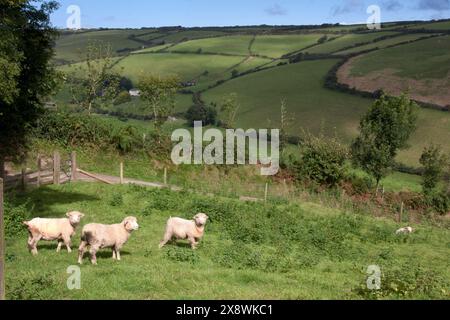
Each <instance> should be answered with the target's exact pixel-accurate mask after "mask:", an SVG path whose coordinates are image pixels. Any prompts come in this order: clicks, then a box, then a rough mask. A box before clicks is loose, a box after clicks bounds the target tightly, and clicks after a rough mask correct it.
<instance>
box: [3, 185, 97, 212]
mask: <svg viewBox="0 0 450 320" xmlns="http://www.w3.org/2000/svg"><path fill="white" fill-rule="evenodd" d="M98 200H100V198H98V197H96V196H92V195H87V194H84V193H79V192H73V191H64V190H55V189H53V188H50V187H42V188H39V189H34V190H32V191H30V192H27V193H18V194H14V195H11V196H10V197H8V201H9V202H10V203H11V204H12V205H14V206H20V205H23V204H24V203H27V204H28V206H27V207H28V208H29V210H30V211H31V212H32V216H39V217H41V218H49V217H55V218H56V217H63V215H64V213H65V212H60V211H57V210H55V209H53V208H52V207H53V206H55V205H64V206H65V207H66V210H67V211H69V210H74V211H75V210H77V208H76V207H71V206H70V204H73V203H77V202H85V201H98Z"/></svg>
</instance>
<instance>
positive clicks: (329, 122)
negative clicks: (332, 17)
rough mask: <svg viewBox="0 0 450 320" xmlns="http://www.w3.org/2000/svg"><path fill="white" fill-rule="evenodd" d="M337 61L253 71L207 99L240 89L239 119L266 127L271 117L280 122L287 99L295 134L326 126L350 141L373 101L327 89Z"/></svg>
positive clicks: (242, 123)
mask: <svg viewBox="0 0 450 320" xmlns="http://www.w3.org/2000/svg"><path fill="white" fill-rule="evenodd" d="M337 61H338V60H321V61H309V62H304V63H299V64H293V65H287V66H282V67H278V68H274V69H270V70H266V71H261V72H258V73H254V74H250V75H247V76H245V77H241V78H238V79H234V80H231V81H229V82H227V83H225V84H224V85H222V86H219V87H217V88H215V89H212V90H209V91H207V92H206V93H205V94H204V99H205V100H206V101H208V102H213V101H219V100H220V98H221V97H222V96H223V95H225V94H227V93H230V92H236V93H237V94H238V100H239V103H240V105H241V107H240V109H239V115H238V121H237V122H238V125H239V126H243V127H245V128H251V127H256V128H258V127H266V126H267V125H268V120H271V121H272V125H273V126H277V125H279V122H278V121H279V119H280V102H281V100H282V99H285V100H286V103H287V106H288V109H289V112H291V113H295V118H296V121H295V124H294V125H293V126H292V128H290V132H291V133H294V134H298V133H300V130H301V128H305V129H309V130H311V131H312V132H313V133H318V132H319V131H320V130H321V128H322V126H324V129H325V132H327V133H329V134H331V135H332V134H333V132H334V130H335V129H336V131H337V133H338V134H339V135H340V136H341V137H343V138H345V139H346V140H347V141H348V140H349V139H350V137H352V136H354V135H355V133H356V132H357V125H358V121H359V119H360V117H361V116H362V115H363V113H364V112H365V111H366V109H367V108H368V106H369V105H370V100H367V99H363V98H359V97H352V96H349V95H347V94H343V93H339V92H334V91H331V90H328V89H325V88H323V79H324V76H325V74H326V73H327V72H328V70H329V69H330V68H331V67H332V66H333V65H334V64H335V63H336V62H337Z"/></svg>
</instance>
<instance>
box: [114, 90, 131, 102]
mask: <svg viewBox="0 0 450 320" xmlns="http://www.w3.org/2000/svg"><path fill="white" fill-rule="evenodd" d="M130 101H131V96H130V94H129V93H128V91H122V92H120V93H119V94H118V95H117V97H116V98H115V99H114V105H119V104H123V103H127V102H130Z"/></svg>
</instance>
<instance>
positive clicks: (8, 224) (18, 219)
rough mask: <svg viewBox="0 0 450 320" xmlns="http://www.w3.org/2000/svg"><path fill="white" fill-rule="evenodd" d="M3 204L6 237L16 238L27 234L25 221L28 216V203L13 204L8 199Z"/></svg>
mask: <svg viewBox="0 0 450 320" xmlns="http://www.w3.org/2000/svg"><path fill="white" fill-rule="evenodd" d="M3 205H4V213H5V216H4V223H5V234H6V237H7V238H14V237H17V236H19V235H23V234H25V233H26V227H25V226H24V225H23V222H24V221H26V220H27V218H28V210H27V203H25V204H21V205H12V204H10V203H9V202H8V201H5V203H4V204H3Z"/></svg>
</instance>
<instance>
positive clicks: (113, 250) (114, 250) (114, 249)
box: [112, 247, 116, 260]
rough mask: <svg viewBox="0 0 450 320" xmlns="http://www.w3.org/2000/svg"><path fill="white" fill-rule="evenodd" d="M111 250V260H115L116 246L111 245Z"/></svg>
mask: <svg viewBox="0 0 450 320" xmlns="http://www.w3.org/2000/svg"><path fill="white" fill-rule="evenodd" d="M112 252H113V256H112V258H113V260H116V248H114V247H113V248H112Z"/></svg>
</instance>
